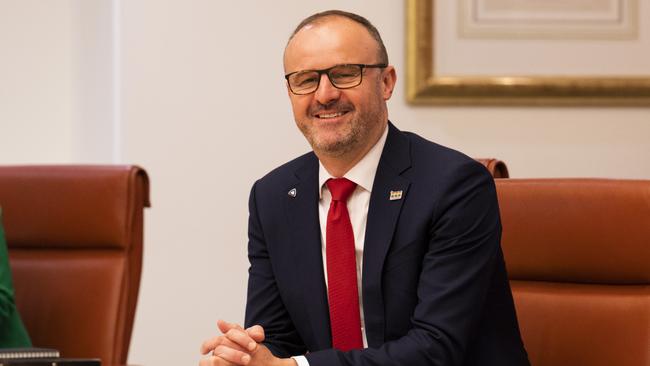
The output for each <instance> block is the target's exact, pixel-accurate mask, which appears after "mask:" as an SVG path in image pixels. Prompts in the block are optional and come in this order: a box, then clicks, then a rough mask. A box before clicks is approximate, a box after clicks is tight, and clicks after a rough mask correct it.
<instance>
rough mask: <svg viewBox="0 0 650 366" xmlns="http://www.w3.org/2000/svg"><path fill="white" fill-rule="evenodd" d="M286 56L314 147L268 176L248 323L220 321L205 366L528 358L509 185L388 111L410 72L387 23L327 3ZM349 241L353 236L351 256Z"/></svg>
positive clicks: (256, 205) (255, 241) (253, 239)
mask: <svg viewBox="0 0 650 366" xmlns="http://www.w3.org/2000/svg"><path fill="white" fill-rule="evenodd" d="M284 67H285V71H286V74H287V75H286V79H287V88H288V93H289V98H290V100H291V104H292V107H293V113H294V116H295V120H296V124H297V125H298V128H299V129H300V130H301V132H302V133H303V134H304V135H305V137H306V138H307V140H308V141H309V143H310V144H311V146H312V148H313V152H310V153H308V154H305V155H303V156H301V157H299V158H297V159H295V160H293V161H291V162H289V163H287V164H285V165H283V166H281V167H279V168H277V169H275V170H273V171H272V172H271V173H269V174H268V175H266V176H265V177H263V178H262V179H260V180H259V181H257V182H256V183H255V185H254V186H253V189H252V191H251V196H250V202H249V210H250V217H249V244H248V255H249V260H250V264H251V266H250V269H249V283H248V299H247V306H246V320H245V323H246V326H247V327H248V328H246V329H244V328H242V327H241V326H239V325H237V324H230V323H226V322H223V321H220V322H219V328H220V329H221V331H222V332H223V334H222V335H220V336H217V337H214V338H212V339H210V340H207V341H206V342H204V344H203V345H202V352H203V353H204V354H207V353H210V356H209V357H207V358H204V359H203V360H201V362H200V364H201V365H204V366H207V365H311V366H321V365H322V366H338V365H340V366H352V365H360V366H361V365H363V366H366V365H387V366H388V365H396V366H418V365H499V366H508V365H528V359H527V355H526V352H525V350H524V348H523V344H522V342H521V337H520V334H519V329H518V325H517V319H516V315H515V309H514V304H513V300H512V295H511V292H510V287H509V284H508V280H507V275H506V270H505V264H504V261H503V255H502V252H501V247H500V237H501V224H500V220H499V208H498V204H497V197H496V192H495V187H494V182H493V180H492V178H491V176H490V175H489V173H488V172H487V170H486V169H484V168H483V166H481V165H480V164H478V163H477V162H475V161H474V160H472V159H470V158H468V157H467V156H465V155H462V154H461V153H459V152H456V151H453V150H451V149H448V148H445V147H442V146H440V145H437V144H435V143H432V142H429V141H427V140H424V139H423V138H421V137H419V136H417V135H414V134H412V133H406V132H401V131H399V130H398V129H397V128H396V127H395V126H394V125H393V124H392V123H390V122H389V121H388V111H387V107H386V101H387V100H388V99H389V98H390V97H391V94H392V92H393V88H394V86H395V82H396V73H395V69H394V68H393V66H390V65H389V64H388V56H387V54H386V50H385V48H384V45H383V42H382V41H381V37H380V36H379V33H378V32H377V30H376V29H375V28H374V27H373V26H372V25H371V24H370V23H369V22H368V21H367V20H366V19H364V18H362V17H359V16H357V15H355V14H350V13H345V12H340V11H330V12H325V13H319V14H315V15H313V16H311V17H309V18H307V19H305V20H304V21H303V22H302V23H301V24H300V25H299V26H298V27H297V29H296V31H295V32H294V34H293V35H292V37H291V38H290V40H289V43H288V44H287V47H286V50H285V55H284ZM342 178H344V179H342ZM335 183H336V184H339V183H341V184H342V185H343V186H345V187H347V188H345V189H346V190H347V191H346V192H347V193H345V195H343V196H341V195H340V194H339V190H340V189H339V188H338V187H339V186H337V185H336V184H335ZM341 202H342V203H341ZM341 204H342V205H343V206H340V205H341ZM337 205H338V206H337ZM333 210H339V211H336V212H343V213H344V214H341V215H342V216H340V215H339V214H337V215H339V216H336V218H335V217H334V214H333V212H334V211H333ZM340 217H344V220H343V221H344V223H339V222H338V221H336V220H339V218H340ZM343 221H341V222H343ZM337 225H343V226H337ZM341 228H343V229H341ZM345 228H347V229H345ZM350 229H351V230H350ZM337 230H339V231H337ZM340 238H344V239H340ZM341 243H345V244H341ZM339 245H347V247H345V246H341V247H339ZM335 247H336V248H349V249H345V250H346V251H347V253H351V257H347V258H348V259H347V260H348V262H347V263H348V264H346V265H345V266H347V267H345V266H344V267H341V264H340V263H339V262H337V261H338V259H336V260H335V259H332V258H339V252H338V251H339V249H337V251H336V252H335V251H334V250H333V249H332V248H335ZM340 251H343V249H340ZM350 258H351V259H350ZM345 271H348V272H345ZM344 272H345V273H351V275H345V276H341V273H344ZM355 273H356V278H354V277H355V275H354V274H355ZM341 283H345V285H344V286H343V287H342V285H341ZM357 291H358V292H357ZM344 292H345V293H347V294H348V295H349V294H350V293H353V296H352V297H349V296H348V295H345V296H348V297H345V296H344V295H341V293H344ZM341 314H344V315H341ZM341 317H342V318H344V319H345V321H343V322H342V321H341V319H340V318H341Z"/></svg>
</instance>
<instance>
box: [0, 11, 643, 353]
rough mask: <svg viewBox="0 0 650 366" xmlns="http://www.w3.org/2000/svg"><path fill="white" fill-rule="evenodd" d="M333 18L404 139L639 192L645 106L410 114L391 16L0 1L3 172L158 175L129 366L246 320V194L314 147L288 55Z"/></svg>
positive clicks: (516, 168)
mask: <svg viewBox="0 0 650 366" xmlns="http://www.w3.org/2000/svg"><path fill="white" fill-rule="evenodd" d="M329 8H343V9H346V10H350V11H355V12H359V13H361V14H363V15H365V16H367V17H368V18H369V19H370V20H371V21H373V22H374V23H375V24H376V25H377V27H378V28H379V29H380V31H381V32H382V35H383V37H384V40H385V43H386V45H387V47H388V50H389V53H390V56H391V59H392V62H393V63H394V64H395V66H396V67H397V69H398V88H397V90H396V93H395V95H394V97H393V99H392V100H391V102H390V104H389V109H390V115H391V118H392V120H393V121H394V122H395V123H396V124H397V126H398V127H400V128H402V129H405V130H411V131H414V132H417V133H419V134H421V135H423V136H425V137H427V138H429V139H432V140H435V141H437V142H440V143H442V144H445V145H448V146H452V147H454V148H457V149H460V150H462V151H464V152H466V153H467V154H469V155H471V156H477V157H479V156H480V157H489V156H492V157H499V158H501V159H503V160H505V161H506V162H507V163H508V166H509V168H510V171H511V174H512V176H514V177H566V176H597V177H618V178H643V179H650V108H554V107H548V108H506V107H490V108H485V107H484V108H474V107H462V108H452V107H413V106H409V105H407V104H406V103H405V96H404V84H403V81H404V79H405V78H404V49H405V47H404V9H403V3H402V2H401V1H395V0H381V1H377V0H363V1H356V2H353V3H352V2H349V1H343V0H337V1H324V0H321V1H309V2H298V1H288V0H278V1H273V2H271V1H250V0H248V1H240V2H220V1H212V0H184V1H181V0H174V1H172V0H128V1H125V0H112V1H111V0H76V1H75V0H67V1H65V0H57V1H53V0H41V1H38V0H0V163H2V164H9V163H23V162H108V161H111V160H113V161H116V162H121V163H137V164H140V165H142V166H143V167H145V168H146V169H147V170H148V171H149V173H150V175H151V184H152V185H151V189H152V191H151V194H152V197H151V198H152V203H153V207H152V208H151V209H150V210H148V211H147V215H146V236H145V248H146V249H145V262H144V273H143V281H142V286H141V292H140V295H141V296H140V302H139V307H138V313H137V317H136V324H135V330H134V336H133V341H132V344H131V354H130V363H135V364H143V365H158V364H161V365H167V364H195V363H196V361H197V360H198V358H199V355H198V347H199V345H200V342H201V341H202V340H203V339H205V338H206V337H209V336H211V335H213V334H215V328H216V327H215V322H216V319H217V318H219V317H223V318H225V319H229V320H233V321H242V320H243V307H244V303H245V280H246V269H247V261H246V253H245V251H246V220H247V199H248V192H249V189H250V186H251V184H252V183H253V181H254V180H255V179H256V178H259V177H260V176H262V175H263V174H265V173H266V172H267V171H269V170H271V169H272V168H274V167H275V166H277V165H279V164H281V163H283V162H285V161H287V160H289V159H291V158H293V157H295V156H296V155H298V154H300V153H302V152H305V151H307V150H308V145H307V144H306V143H305V142H304V140H303V138H302V136H301V135H300V133H299V132H298V131H297V129H296V128H295V126H294V124H293V118H292V115H291V110H290V106H289V102H288V100H287V96H286V90H285V88H284V84H283V78H282V74H283V70H282V63H281V57H282V50H283V47H284V44H285V42H286V38H287V36H288V34H289V33H290V32H291V30H292V29H293V27H294V26H295V25H296V24H297V23H298V22H299V21H300V20H301V19H302V18H303V17H305V16H307V15H309V14H311V13H313V12H315V11H318V10H324V9H329ZM113 11H116V13H115V17H113ZM648 56H649V57H650V50H649V51H648ZM114 57H117V59H118V61H119V62H118V63H117V64H114V63H113V62H112V60H113V58H114ZM622 67H624V66H623V65H622ZM114 88H117V89H114ZM114 96H116V97H117V99H113V97H114ZM114 136H115V138H114Z"/></svg>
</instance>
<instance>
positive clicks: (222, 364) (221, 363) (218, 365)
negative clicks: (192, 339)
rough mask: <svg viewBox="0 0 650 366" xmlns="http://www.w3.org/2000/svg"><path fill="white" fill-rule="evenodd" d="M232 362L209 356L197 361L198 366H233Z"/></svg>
mask: <svg viewBox="0 0 650 366" xmlns="http://www.w3.org/2000/svg"><path fill="white" fill-rule="evenodd" d="M234 365H235V364H233V363H232V362H229V361H226V360H224V359H223V358H221V357H217V356H210V357H206V358H203V359H201V360H200V361H199V366H234Z"/></svg>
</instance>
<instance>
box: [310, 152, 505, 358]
mask: <svg viewBox="0 0 650 366" xmlns="http://www.w3.org/2000/svg"><path fill="white" fill-rule="evenodd" d="M452 170H453V171H452V172H444V173H441V174H449V177H451V178H450V179H447V183H446V184H445V187H442V191H441V192H440V195H439V197H440V198H439V199H438V200H437V203H436V207H435V208H434V210H433V211H432V212H433V217H431V220H430V223H429V224H428V231H429V235H428V236H427V238H426V243H428V246H427V250H426V253H425V255H424V257H423V259H422V269H421V273H420V278H419V283H418V285H417V297H418V302H417V305H416V307H415V309H414V312H413V315H412V317H411V327H410V330H409V331H408V333H407V334H405V335H404V336H402V337H401V338H398V339H395V340H392V341H388V342H386V343H384V344H383V345H381V346H380V347H379V348H367V349H364V350H355V351H349V352H341V351H337V350H333V349H328V350H323V351H317V352H312V353H310V354H308V355H307V359H308V360H309V363H310V365H311V366H334V365H341V366H352V365H358V366H370V365H373V366H380V365H386V366H388V365H394V366H416V365H461V364H463V362H464V353H465V350H466V349H467V348H468V345H469V344H470V343H471V342H472V339H473V337H474V335H475V334H476V331H477V329H478V323H479V320H480V316H481V314H480V313H481V311H482V308H483V303H484V300H485V298H486V294H487V291H488V288H489V286H490V282H491V279H492V276H493V274H494V273H495V269H496V268H500V267H499V266H502V265H503V262H502V254H501V249H500V236H501V224H500V219H499V209H498V204H497V198H496V190H495V186H494V181H493V179H492V177H491V176H490V175H489V174H488V172H487V171H486V170H485V169H483V168H482V167H481V166H479V165H478V164H476V163H474V162H466V163H464V164H459V165H457V166H456V168H454V169H452ZM432 192H433V189H432ZM432 194H433V193H432ZM410 199H417V197H410Z"/></svg>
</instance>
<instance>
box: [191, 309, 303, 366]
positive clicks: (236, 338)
mask: <svg viewBox="0 0 650 366" xmlns="http://www.w3.org/2000/svg"><path fill="white" fill-rule="evenodd" d="M217 327H219V330H220V331H221V333H223V334H222V335H219V336H216V337H214V338H210V339H208V340H207V341H205V342H203V344H202V345H201V354H203V355H207V354H209V353H210V355H209V356H208V357H206V358H203V359H202V360H201V361H200V362H199V366H234V365H240V366H296V361H294V360H293V359H292V358H278V357H275V356H274V355H273V354H272V353H271V351H269V349H268V348H266V346H265V345H263V344H262V341H264V328H262V327H261V326H259V325H254V326H252V327H250V328H248V329H244V328H242V327H241V326H240V325H239V324H234V323H228V322H226V321H223V320H219V321H218V322H217Z"/></svg>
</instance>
